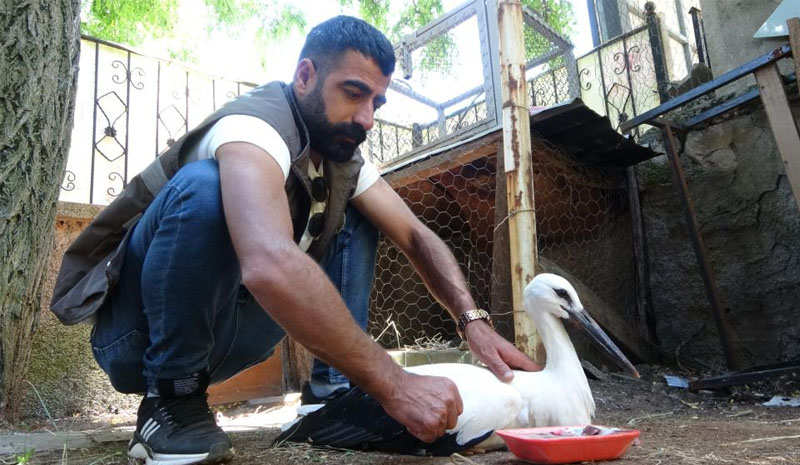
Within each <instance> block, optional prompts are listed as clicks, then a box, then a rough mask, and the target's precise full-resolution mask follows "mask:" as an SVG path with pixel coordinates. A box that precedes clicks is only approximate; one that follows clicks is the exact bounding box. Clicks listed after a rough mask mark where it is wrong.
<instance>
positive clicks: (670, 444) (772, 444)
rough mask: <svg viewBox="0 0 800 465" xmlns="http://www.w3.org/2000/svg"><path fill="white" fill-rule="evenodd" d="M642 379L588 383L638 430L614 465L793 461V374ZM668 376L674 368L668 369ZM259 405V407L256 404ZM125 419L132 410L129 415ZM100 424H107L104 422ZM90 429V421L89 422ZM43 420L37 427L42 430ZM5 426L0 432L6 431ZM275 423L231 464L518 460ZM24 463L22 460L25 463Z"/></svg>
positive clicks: (796, 435)
mask: <svg viewBox="0 0 800 465" xmlns="http://www.w3.org/2000/svg"><path fill="white" fill-rule="evenodd" d="M637 368H640V371H641V372H642V378H641V379H639V380H634V379H632V378H627V377H624V376H622V375H611V376H608V377H607V379H606V380H603V381H600V380H593V381H590V383H591V386H592V391H593V393H594V397H595V402H596V404H597V415H596V418H595V421H594V423H595V424H602V425H610V426H617V427H624V428H633V429H638V430H639V431H640V432H641V437H640V441H639V443H638V444H635V445H634V446H633V447H631V449H629V450H628V452H627V453H626V454H625V456H624V457H623V458H622V459H620V460H618V461H617V462H616V463H618V464H619V465H633V464H636V465H660V464H664V465H667V464H669V465H673V464H674V465H678V464H687V465H695V464H748V465H750V464H752V465H772V464H800V408H797V407H765V406H762V405H761V403H762V402H765V401H767V400H769V399H770V398H771V397H772V396H773V395H783V396H791V395H793V396H797V395H798V390H799V389H800V377H798V376H796V375H795V376H794V377H784V378H781V379H778V380H773V381H769V382H762V383H757V384H753V385H747V386H739V387H735V388H729V389H726V390H721V391H713V392H712V391H701V392H699V393H692V392H689V391H687V390H683V389H676V388H670V387H667V386H666V384H665V382H664V378H663V374H664V373H665V372H668V371H667V370H666V369H664V368H661V367H637ZM670 373H671V374H674V373H673V372H670ZM255 409H256V408H255V407H253V406H249V405H247V404H241V405H236V406H227V407H226V408H224V409H223V411H222V412H221V415H223V416H224V417H225V418H233V417H236V416H239V415H241V416H247V415H248V414H251V413H253V410H255ZM260 409H262V410H263V407H260ZM128 413H129V416H128V418H129V419H132V418H133V413H134V412H128ZM86 420H87V419H67V420H63V422H64V423H62V428H61V429H62V430H64V425H68V424H71V425H72V428H73V429H72V431H77V430H79V429H80V428H81V427H83V428H86V427H88V426H90V425H89V424H88V423H87V422H86ZM106 425H107V424H106ZM94 426H95V427H97V425H94ZM45 427H46V425H42V428H45ZM7 432H8V431H5V432H2V431H0V433H7ZM277 433H278V428H277V427H275V426H273V427H267V428H259V429H255V430H251V431H243V432H233V433H231V436H232V438H233V442H234V446H235V448H236V458H235V459H234V461H233V463H234V464H273V463H274V464H286V465H295V464H306V463H320V464H326V463H331V464H334V463H335V464H348V465H367V464H370V465H378V464H404V465H412V464H413V465H439V464H451V463H452V464H475V463H477V464H486V465H515V464H523V463H526V462H523V461H521V460H519V459H516V458H515V457H514V455H513V454H511V453H509V452H491V453H487V454H480V455H473V456H470V457H467V458H461V457H456V456H454V457H437V458H433V457H409V456H397V455H390V454H385V453H378V452H353V451H340V450H330V449H314V448H311V447H309V446H306V445H293V446H289V447H281V448H272V447H271V443H272V440H273V439H274V437H275V436H276V435H277ZM25 460H27V462H25ZM0 463H2V464H12V463H30V464H62V465H63V464H71V465H110V464H127V465H132V464H136V463H138V462H136V461H133V460H129V459H127V457H126V456H125V442H106V443H102V444H98V445H97V446H95V447H91V448H88V449H80V450H68V451H63V450H61V451H53V452H36V451H34V452H33V453H32V454H30V455H29V456H28V457H27V458H26V457H24V455H21V454H15V455H6V456H0Z"/></svg>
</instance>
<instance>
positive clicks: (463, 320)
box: [457, 308, 494, 341]
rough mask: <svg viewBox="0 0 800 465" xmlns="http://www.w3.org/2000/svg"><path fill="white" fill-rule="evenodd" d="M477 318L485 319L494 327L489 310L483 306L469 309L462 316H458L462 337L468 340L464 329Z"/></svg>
mask: <svg viewBox="0 0 800 465" xmlns="http://www.w3.org/2000/svg"><path fill="white" fill-rule="evenodd" d="M475 320H483V321H485V322H486V323H488V324H489V326H491V327H492V328H494V326H493V325H492V318H491V316H490V315H489V312H487V311H486V310H484V309H482V308H476V309H473V310H467V311H466V312H464V313H462V314H461V316H459V317H458V325H457V327H458V335H459V336H461V339H463V340H465V341H466V340H467V336H466V334H465V333H464V330H465V329H466V328H467V324H468V323H470V322H472V321H475Z"/></svg>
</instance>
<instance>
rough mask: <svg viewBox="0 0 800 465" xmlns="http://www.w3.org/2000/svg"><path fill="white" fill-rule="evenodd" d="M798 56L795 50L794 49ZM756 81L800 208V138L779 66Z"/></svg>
mask: <svg viewBox="0 0 800 465" xmlns="http://www.w3.org/2000/svg"><path fill="white" fill-rule="evenodd" d="M792 52H794V49H792ZM754 74H755V75H756V81H757V82H758V89H759V91H760V92H761V101H762V102H763V103H764V110H765V111H766V112H767V118H768V119H769V125H770V126H771V127H772V134H773V135H774V136H775V142H777V144H778V152H779V153H780V155H781V159H782V160H783V167H784V169H786V177H787V178H789V186H790V187H791V188H792V193H793V194H794V201H795V203H796V204H797V206H798V208H800V152H798V147H800V135H798V134H797V124H795V121H794V116H793V115H792V110H791V108H789V99H788V98H787V97H786V89H784V88H783V82H782V81H781V75H780V72H779V71H778V65H777V64H775V63H773V64H771V65H767V66H765V67H763V68H761V69H758V70H756V72H755V73H754Z"/></svg>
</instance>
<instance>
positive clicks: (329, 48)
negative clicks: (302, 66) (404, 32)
mask: <svg viewBox="0 0 800 465" xmlns="http://www.w3.org/2000/svg"><path fill="white" fill-rule="evenodd" d="M348 50H355V51H357V52H360V53H362V54H363V55H365V56H367V57H369V58H372V59H373V60H375V63H377V64H378V67H379V68H380V69H381V72H382V73H383V75H384V76H388V75H390V74H392V72H394V49H393V48H392V44H391V42H389V39H387V38H386V36H384V35H383V33H381V31H379V30H377V29H375V28H374V27H373V26H372V25H370V24H369V23H367V22H366V21H364V20H361V19H358V18H354V17H352V16H336V17H334V18H331V19H329V20H327V21H324V22H322V23H320V24H318V25H316V26H314V28H313V29H311V32H309V33H308V36H307V37H306V43H305V45H303V50H302V51H301V52H300V60H302V59H303V58H310V59H311V61H312V62H313V63H314V67H316V68H317V72H318V73H320V74H321V75H322V76H325V75H326V74H327V73H328V71H330V70H331V69H333V65H334V64H335V62H336V61H337V60H338V59H339V58H341V56H342V55H344V53H345V52H346V51H348ZM298 61H299V60H298Z"/></svg>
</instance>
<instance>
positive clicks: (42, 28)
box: [0, 0, 80, 420]
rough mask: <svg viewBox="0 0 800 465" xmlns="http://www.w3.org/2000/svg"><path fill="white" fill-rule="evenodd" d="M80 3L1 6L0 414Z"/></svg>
mask: <svg viewBox="0 0 800 465" xmlns="http://www.w3.org/2000/svg"><path fill="white" fill-rule="evenodd" d="M79 12H80V0H2V3H0V30H2V31H3V32H2V34H1V35H0V70H2V72H0V413H2V414H5V416H6V418H8V419H11V420H13V419H14V418H15V417H16V413H17V406H18V403H19V398H20V396H21V394H22V393H23V392H24V391H23V387H24V386H23V384H24V376H25V370H26V367H27V362H28V359H29V356H30V351H31V345H30V342H31V333H32V332H33V329H34V327H35V324H36V320H37V317H38V309H39V301H40V299H41V295H42V280H43V276H44V274H45V270H46V268H47V264H48V259H49V256H50V250H51V246H52V243H53V234H54V232H53V231H54V221H55V215H56V202H57V200H58V193H59V189H60V183H61V179H62V176H63V172H64V167H65V165H66V160H67V153H68V150H69V142H70V134H71V131H72V120H73V109H74V106H75V92H76V83H77V75H78V54H79V47H80V22H79Z"/></svg>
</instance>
